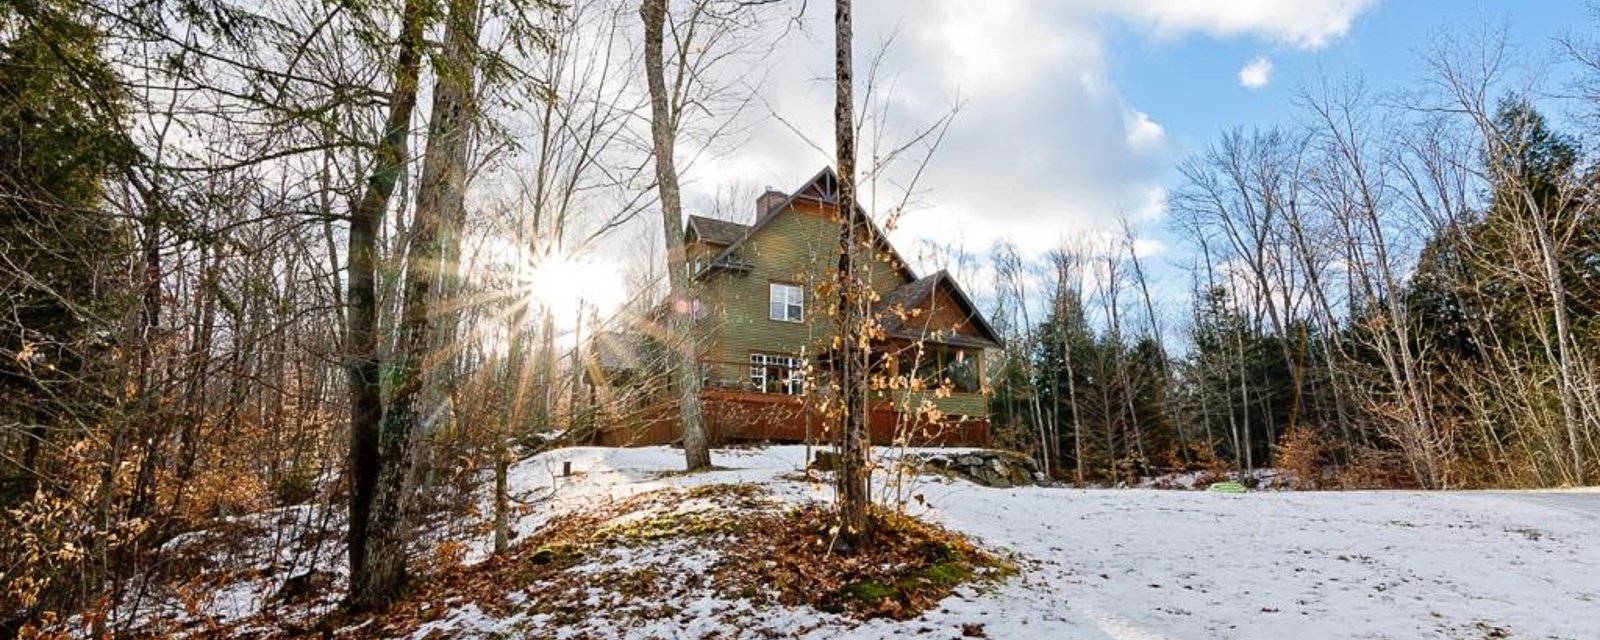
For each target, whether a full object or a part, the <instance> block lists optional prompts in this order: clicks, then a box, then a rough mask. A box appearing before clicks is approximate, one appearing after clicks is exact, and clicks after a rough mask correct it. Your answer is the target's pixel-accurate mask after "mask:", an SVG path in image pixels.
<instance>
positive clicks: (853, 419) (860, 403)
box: [833, 0, 872, 539]
mask: <svg viewBox="0 0 1600 640" xmlns="http://www.w3.org/2000/svg"><path fill="white" fill-rule="evenodd" d="M833 26H834V103H833V130H834V143H835V153H836V154H838V162H837V164H838V176H839V188H838V193H837V197H836V198H835V199H836V200H837V202H838V205H839V222H840V225H839V273H838V285H839V318H838V320H839V328H840V334H841V335H840V340H839V367H838V372H839V396H840V400H841V404H842V407H843V415H842V416H841V420H840V429H839V471H838V499H839V515H840V518H841V520H842V521H843V522H842V524H843V525H844V529H845V533H846V534H847V536H848V537H851V538H856V539H861V538H865V537H866V536H867V535H869V534H870V530H871V521H870V519H869V518H868V506H869V504H870V503H871V500H872V496H871V494H870V493H869V486H868V477H867V470H868V466H867V456H868V454H869V451H868V447H869V442H868V440H867V429H866V395H865V384H863V383H864V378H865V373H866V364H867V357H868V350H867V349H866V348H865V346H866V345H865V344H864V342H863V341H862V340H861V323H862V321H863V318H861V317H860V314H858V313H856V309H857V307H856V305H857V304H858V303H859V302H860V301H859V300H858V297H859V296H858V291H857V289H858V286H857V283H856V273H855V260H854V252H855V243H856V224H857V219H858V218H857V216H856V215H855V210H856V185H855V179H856V140H855V133H856V129H855V96H854V86H853V85H854V73H853V71H852V69H851V55H852V53H851V42H852V38H853V37H854V36H853V34H852V28H851V23H850V0H835V2H834V15H833Z"/></svg>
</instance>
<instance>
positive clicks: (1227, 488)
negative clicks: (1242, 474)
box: [1206, 480, 1245, 493]
mask: <svg viewBox="0 0 1600 640" xmlns="http://www.w3.org/2000/svg"><path fill="white" fill-rule="evenodd" d="M1206 491H1212V492H1216V493H1244V492H1245V488H1244V485H1242V484H1239V483H1237V482H1234V481H1232V480H1229V481H1226V482H1218V483H1215V484H1212V485H1211V486H1210V487H1209V488H1207V489H1206Z"/></svg>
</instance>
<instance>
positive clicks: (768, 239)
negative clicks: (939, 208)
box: [698, 199, 988, 418]
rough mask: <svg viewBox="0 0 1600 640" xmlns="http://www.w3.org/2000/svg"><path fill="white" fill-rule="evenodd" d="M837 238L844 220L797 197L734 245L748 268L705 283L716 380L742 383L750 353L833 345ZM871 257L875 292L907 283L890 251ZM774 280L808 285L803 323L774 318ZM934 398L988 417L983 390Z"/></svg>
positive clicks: (907, 403)
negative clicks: (830, 285) (830, 311)
mask: <svg viewBox="0 0 1600 640" xmlns="http://www.w3.org/2000/svg"><path fill="white" fill-rule="evenodd" d="M838 241H839V224H838V219H837V217H836V216H834V215H832V207H831V206H829V205H825V204H823V203H820V202H816V201H812V200H807V199H796V200H794V201H793V202H792V203H791V205H790V207H789V208H788V209H787V210H785V211H783V212H781V213H778V214H776V217H774V218H773V219H772V220H770V221H768V222H767V223H766V224H765V225H763V226H762V227H761V228H760V229H759V230H757V231H756V233H755V234H754V235H753V236H751V237H750V238H748V239H746V240H745V241H744V243H743V244H742V245H740V246H739V248H737V249H736V250H735V255H734V256H732V257H733V258H735V259H737V260H739V261H742V262H744V263H747V264H749V265H750V269H749V271H734V270H721V271H717V272H714V273H712V274H710V275H708V276H707V277H706V278H704V279H703V280H702V281H701V284H700V289H699V294H698V295H699V299H700V300H701V304H702V309H703V310H704V311H703V315H702V320H701V322H702V323H703V324H702V325H701V327H702V331H703V333H702V334H701V335H703V336H705V338H704V339H705V341H706V342H705V345H704V347H703V348H702V349H703V350H702V353H703V354H704V356H703V357H704V359H706V360H712V361H717V362H718V364H715V365H713V373H712V375H713V377H714V378H718V379H722V380H736V379H739V376H741V375H745V374H747V373H748V368H747V367H741V364H740V363H745V362H748V361H749V357H750V354H751V353H756V352H760V353H774V354H789V355H799V354H801V353H805V354H807V355H812V354H816V353H819V352H821V351H823V350H825V349H826V348H827V347H828V346H830V343H831V341H832V339H833V336H834V335H836V334H837V324H836V323H835V322H834V320H833V319H832V318H830V317H828V316H827V315H826V313H825V311H824V310H823V307H824V306H825V305H823V304H819V302H818V300H817V296H816V288H817V285H818V284H820V283H821V282H822V281H823V279H825V278H828V277H830V276H829V272H830V270H831V269H832V268H833V267H834V266H835V265H836V264H837V260H838V258H837V253H836V251H837V247H838ZM703 246H704V245H702V247H703ZM717 249H718V250H720V247H718V248H717ZM869 254H870V255H871V256H872V260H870V261H865V262H866V264H865V268H866V269H867V270H868V273H867V278H866V279H867V281H868V282H869V283H871V286H872V287H873V289H874V291H876V292H877V293H879V294H880V295H882V294H886V293H887V292H889V291H891V290H893V289H894V288H896V287H898V286H900V285H901V284H904V283H905V282H906V279H905V277H904V276H903V275H902V271H901V270H900V269H899V268H897V266H896V265H894V264H892V260H893V258H892V256H891V255H890V254H889V253H888V252H886V251H881V250H875V251H871V252H866V251H863V252H862V253H861V254H860V255H863V256H865V255H869ZM773 282H780V283H791V284H797V285H800V286H801V287H802V289H803V290H804V291H805V321H804V322H787V321H780V320H772V319H770V318H768V313H767V309H768V306H767V303H768V285H769V284H770V283H773ZM939 311H941V312H943V311H945V310H944V309H939ZM941 315H943V314H941ZM952 326H958V327H959V329H957V330H958V331H961V332H962V333H967V332H970V331H971V330H972V329H971V326H970V324H969V323H965V322H964V321H963V322H962V323H961V324H953V325H952ZM974 351H978V353H974V354H973V355H974V357H978V358H981V350H974ZM980 362H981V360H980ZM741 371H742V373H741ZM927 395H931V394H927ZM922 397H924V395H923V394H917V395H915V396H907V394H906V392H904V391H900V392H884V393H881V394H878V397H877V398H875V399H876V400H878V401H880V402H893V404H894V405H895V407H896V408H897V409H903V408H905V407H911V408H913V409H914V408H915V407H917V406H920V404H921V398H922ZM933 401H934V404H935V406H937V407H938V408H939V410H940V411H941V412H943V413H945V414H947V415H952V416H969V417H974V418H982V417H985V416H987V415H988V402H987V400H986V398H984V396H983V395H982V394H979V393H956V394H951V395H950V396H947V397H944V398H934V399H933Z"/></svg>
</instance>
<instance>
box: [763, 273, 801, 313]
mask: <svg viewBox="0 0 1600 640" xmlns="http://www.w3.org/2000/svg"><path fill="white" fill-rule="evenodd" d="M767 317H768V318H771V319H773V320H782V321H784V322H800V321H802V320H805V317H806V294H805V290H804V289H801V288H800V285H796V284H782V283H778V282H774V283H772V284H770V285H767Z"/></svg>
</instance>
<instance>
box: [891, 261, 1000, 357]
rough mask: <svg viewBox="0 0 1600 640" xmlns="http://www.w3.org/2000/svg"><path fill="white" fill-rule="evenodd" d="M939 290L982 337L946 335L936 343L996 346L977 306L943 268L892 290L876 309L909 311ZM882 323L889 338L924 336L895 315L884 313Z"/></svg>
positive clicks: (997, 341)
mask: <svg viewBox="0 0 1600 640" xmlns="http://www.w3.org/2000/svg"><path fill="white" fill-rule="evenodd" d="M940 289H943V290H944V291H945V292H946V293H948V294H949V295H950V298H951V299H953V300H955V301H956V304H957V305H958V306H960V307H961V312H962V313H963V314H965V316H966V319H967V321H969V322H971V323H972V326H973V327H975V328H977V330H978V334H979V335H980V336H982V339H977V338H973V337H971V336H964V335H960V334H955V333H950V334H949V335H945V336H942V337H941V338H939V339H938V341H940V342H945V343H948V344H954V345H961V346H971V347H998V346H1000V336H999V334H997V333H995V330H994V327H991V326H989V321H988V320H987V319H985V318H984V317H983V314H982V313H980V312H979V311H978V308H977V306H976V305H974V304H972V299H971V298H969V297H967V293H966V292H965V291H962V290H961V285H959V284H957V283H956V279H955V278H953V277H951V276H950V272H949V271H946V270H944V269H940V270H939V272H938V273H935V274H933V275H930V276H926V277H924V278H921V279H919V280H915V281H912V282H907V283H905V284H903V285H900V286H899V287H896V288H895V290H894V291H890V292H889V295H886V296H884V297H883V300H882V301H881V302H880V303H879V306H878V308H879V309H880V310H883V311H887V310H889V309H893V308H894V307H895V306H897V305H898V306H899V307H900V309H901V310H902V311H909V310H911V309H914V308H917V307H918V306H920V305H921V304H922V303H924V302H926V301H928V299H929V298H931V297H933V294H934V292H935V291H938V290H940ZM882 322H883V328H884V331H886V332H887V333H888V334H889V335H892V336H896V337H901V338H911V339H920V338H923V337H925V336H924V335H923V334H924V331H923V330H922V329H919V328H917V327H907V326H905V325H906V321H905V320H902V319H901V317H900V315H899V314H896V313H884V314H882ZM911 322H913V323H914V322H916V321H915V320H911Z"/></svg>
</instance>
